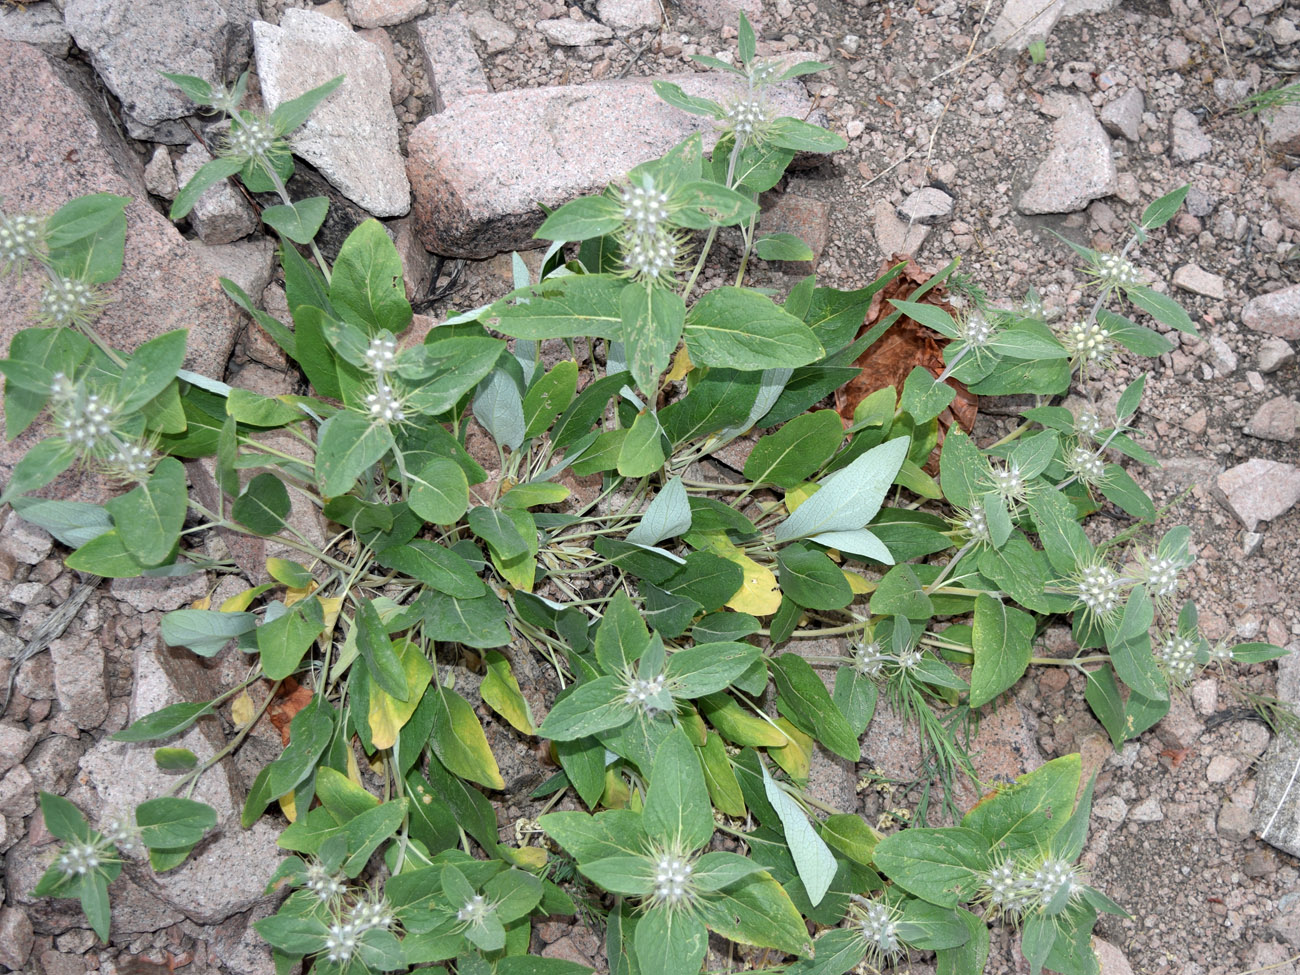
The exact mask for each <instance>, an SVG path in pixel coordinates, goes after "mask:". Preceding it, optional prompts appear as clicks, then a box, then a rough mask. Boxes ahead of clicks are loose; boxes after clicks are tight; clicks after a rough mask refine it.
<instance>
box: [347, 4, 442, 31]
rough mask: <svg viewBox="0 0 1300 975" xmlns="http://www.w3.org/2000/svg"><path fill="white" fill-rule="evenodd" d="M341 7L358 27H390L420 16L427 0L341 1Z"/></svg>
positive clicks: (427, 5)
mask: <svg viewBox="0 0 1300 975" xmlns="http://www.w3.org/2000/svg"><path fill="white" fill-rule="evenodd" d="M343 5H344V6H345V7H346V8H347V11H348V19H349V20H351V21H352V23H354V24H356V25H357V26H358V27H392V26H393V25H394V24H404V23H406V22H407V21H408V20H414V19H415V18H416V17H419V16H420V15H422V14H423V13H424V12H425V11H426V10H428V9H429V0H343Z"/></svg>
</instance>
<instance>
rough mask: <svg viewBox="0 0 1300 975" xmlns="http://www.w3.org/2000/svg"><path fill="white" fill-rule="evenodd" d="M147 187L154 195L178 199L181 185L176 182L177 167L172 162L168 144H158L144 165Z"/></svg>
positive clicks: (166, 198) (167, 198)
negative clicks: (177, 195)
mask: <svg viewBox="0 0 1300 975" xmlns="http://www.w3.org/2000/svg"><path fill="white" fill-rule="evenodd" d="M144 185H145V188H146V189H147V190H148V191H149V192H150V193H152V194H153V195H154V196H161V197H162V198H163V199H164V200H174V199H176V194H177V193H179V192H180V186H179V185H178V184H177V182H176V167H175V165H174V164H173V163H172V156H171V153H170V152H168V151H167V147H166V146H158V148H156V149H154V151H153V155H152V156H150V157H149V162H148V163H146V164H145V167H144Z"/></svg>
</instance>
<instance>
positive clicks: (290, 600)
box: [284, 582, 316, 606]
mask: <svg viewBox="0 0 1300 975" xmlns="http://www.w3.org/2000/svg"><path fill="white" fill-rule="evenodd" d="M315 591H316V583H314V582H313V583H312V584H311V585H310V586H306V587H304V588H302V589H286V590H285V593H284V604H285V605H286V606H292V605H293V604H294V603H300V602H302V601H303V600H304V599H306V598H307V597H308V596H310V595H311V594H312V593H313V592H315Z"/></svg>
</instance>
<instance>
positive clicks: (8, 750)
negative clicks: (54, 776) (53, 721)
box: [0, 722, 36, 964]
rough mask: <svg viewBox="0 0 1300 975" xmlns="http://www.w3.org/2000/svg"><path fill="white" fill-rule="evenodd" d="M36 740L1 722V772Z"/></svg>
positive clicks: (25, 753) (15, 726)
mask: <svg viewBox="0 0 1300 975" xmlns="http://www.w3.org/2000/svg"><path fill="white" fill-rule="evenodd" d="M35 742H36V732H34V731H29V730H28V729H26V728H24V727H22V726H21V725H16V724H10V723H8V722H4V723H0V772H8V771H9V770H10V769H11V768H13V767H14V766H15V765H17V764H18V763H19V762H21V761H22V760H23V759H24V758H26V757H27V753H28V752H29V751H31V750H32V745H33V744H34V743H35ZM0 964H2V963H0Z"/></svg>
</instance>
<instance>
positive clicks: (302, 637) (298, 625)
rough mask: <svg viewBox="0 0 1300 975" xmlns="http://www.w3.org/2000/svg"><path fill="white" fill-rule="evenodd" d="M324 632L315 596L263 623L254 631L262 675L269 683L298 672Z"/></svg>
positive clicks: (320, 610) (321, 613)
mask: <svg viewBox="0 0 1300 975" xmlns="http://www.w3.org/2000/svg"><path fill="white" fill-rule="evenodd" d="M324 629H325V617H324V613H323V611H322V609H321V604H320V600H319V599H317V598H316V597H314V596H313V597H310V598H308V599H304V600H303V601H302V602H300V603H295V604H294V605H293V607H292V608H291V609H289V611H288V612H286V613H284V615H282V616H280V617H279V618H278V619H274V620H272V621H271V622H269V623H263V624H262V625H261V626H259V627H258V628H257V648H258V650H259V651H261V655H262V672H263V673H265V674H266V676H267V677H269V678H271V680H284V678H286V677H288V676H289V675H290V674H292V673H293V672H294V671H296V670H297V669H298V665H299V664H300V663H301V662H302V658H303V657H304V656H305V655H306V653H307V651H308V650H310V649H311V645H312V643H313V642H314V641H315V639H316V637H318V636H320V634H321V633H322V632H323V631H324ZM281 794H283V793H281Z"/></svg>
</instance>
